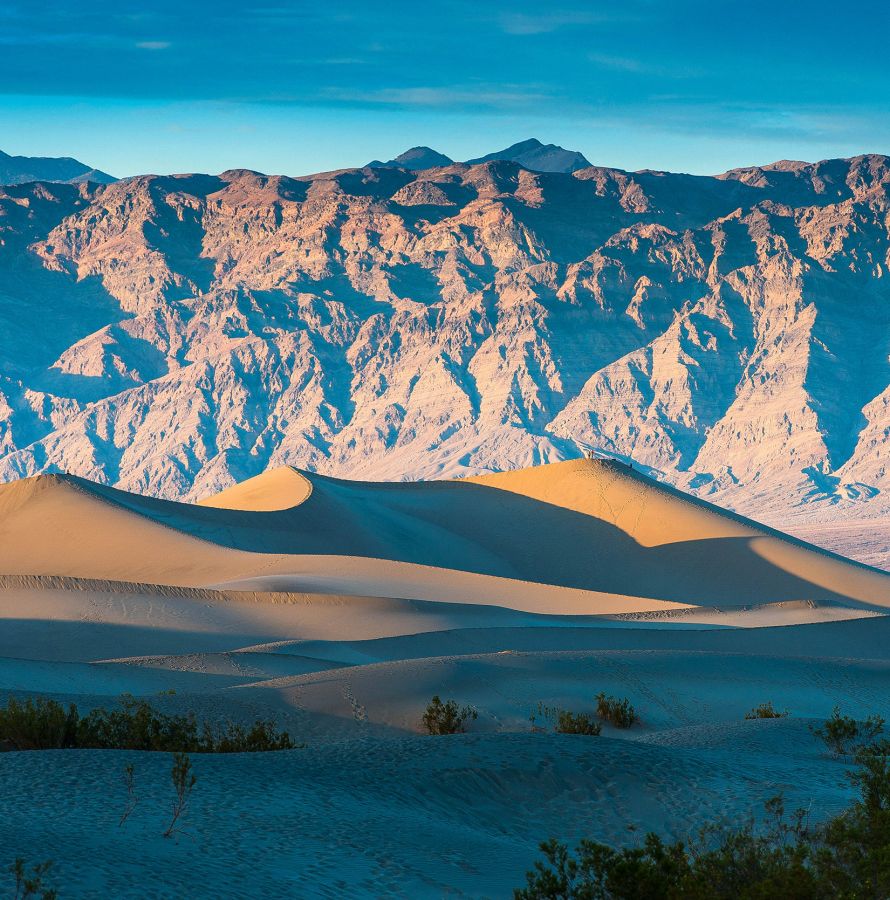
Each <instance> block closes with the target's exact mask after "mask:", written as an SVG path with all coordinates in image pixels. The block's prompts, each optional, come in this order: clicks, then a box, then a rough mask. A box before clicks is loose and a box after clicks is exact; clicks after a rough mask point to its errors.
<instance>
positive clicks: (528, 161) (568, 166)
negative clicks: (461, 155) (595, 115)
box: [467, 138, 590, 173]
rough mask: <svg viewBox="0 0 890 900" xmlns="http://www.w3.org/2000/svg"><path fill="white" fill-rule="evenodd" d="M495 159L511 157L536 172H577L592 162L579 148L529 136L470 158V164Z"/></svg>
mask: <svg viewBox="0 0 890 900" xmlns="http://www.w3.org/2000/svg"><path fill="white" fill-rule="evenodd" d="M495 159H509V160H511V161H513V162H516V163H519V165H521V166H523V167H524V168H526V169H531V170H532V171H534V172H564V173H571V172H577V171H578V170H579V169H586V168H588V167H589V166H590V162H589V161H588V160H587V158H586V157H585V156H584V154H583V153H579V152H578V151H577V150H566V149H565V148H564V147H560V146H559V145H558V144H542V143H541V142H540V141H539V140H538V139H537V138H528V139H527V140H525V141H520V142H519V143H517V144H511V145H510V146H509V147H504V149H503V150H496V151H495V152H494V153H487V154H486V155H485V156H480V157H477V158H476V159H468V160H467V162H468V163H469V164H470V165H475V164H476V163H484V162H491V161H492V160H495Z"/></svg>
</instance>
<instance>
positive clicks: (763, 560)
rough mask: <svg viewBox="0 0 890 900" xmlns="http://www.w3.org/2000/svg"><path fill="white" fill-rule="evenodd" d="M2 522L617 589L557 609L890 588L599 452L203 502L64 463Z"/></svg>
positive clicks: (92, 543) (304, 478)
mask: <svg viewBox="0 0 890 900" xmlns="http://www.w3.org/2000/svg"><path fill="white" fill-rule="evenodd" d="M0 538H2V544H0V573H2V574H43V575H67V576H72V577H79V578H106V579H117V580H122V581H144V582H156V583H162V584H183V585H196V586H200V585H204V586H206V585H220V584H226V583H235V584H236V585H237V586H238V587H246V588H249V589H259V590H262V589H271V590H320V591H322V592H329V593H337V592H343V591H345V592H348V593H356V594H362V593H373V594H377V595H381V596H382V595H387V596H396V597H419V598H421V599H440V600H459V601H461V602H480V600H481V601H482V602H497V603H500V604H502V605H508V606H509V605H511V603H510V587H511V586H510V585H505V584H502V583H500V582H495V581H486V580H485V579H481V580H474V579H473V577H472V576H488V577H489V578H492V579H508V580H511V581H513V582H520V583H523V584H522V585H520V584H515V585H513V587H514V588H515V591H516V595H517V597H519V595H521V594H522V592H523V591H526V592H527V591H528V590H529V589H530V587H529V586H530V585H531V586H534V585H539V586H540V585H543V586H555V587H556V588H565V589H571V590H572V591H576V592H577V591H581V592H591V593H592V594H595V595H608V602H607V603H606V605H605V606H604V605H603V601H604V598H603V596H591V597H583V596H582V597H577V596H575V597H573V598H571V599H570V598H569V596H568V595H567V594H561V593H560V592H559V591H556V592H555V593H554V592H553V591H550V592H544V593H547V601H546V602H547V606H546V609H544V608H541V610H540V611H548V612H560V611H562V612H565V613H579V612H586V611H589V612H608V613H616V612H621V611H623V609H622V606H621V602H622V601H621V598H624V599H625V601H626V602H627V604H628V605H627V611H634V612H637V611H640V610H641V609H645V608H647V607H646V606H645V603H644V604H643V605H642V606H641V605H640V601H641V600H644V601H648V602H649V607H648V608H651V609H657V608H658V607H659V605H660V604H663V603H670V604H672V605H678V604H679V605H686V604H692V605H707V606H737V605H746V604H763V603H775V602H783V601H810V602H815V603H824V602H841V603H844V604H853V605H857V604H864V605H866V606H874V607H879V608H882V607H887V606H890V577H888V576H886V575H883V574H881V573H879V572H877V571H874V570H869V569H866V568H864V567H861V566H857V565H854V564H852V563H849V562H847V561H845V560H842V559H840V558H837V557H832V556H831V555H828V554H825V553H822V552H820V551H817V550H815V549H813V548H810V547H808V546H807V545H804V544H802V543H800V542H797V541H794V540H792V539H790V538H786V537H785V536H783V535H780V534H778V533H777V532H773V531H770V530H769V529H765V528H761V527H760V526H757V525H756V524H755V523H752V522H748V521H747V520H744V519H742V518H740V517H738V516H733V515H730V514H725V513H723V512H721V511H719V510H717V509H716V508H714V507H710V506H708V505H707V504H704V503H702V502H701V501H694V500H692V499H690V498H687V497H685V496H684V495H681V494H679V493H677V492H676V491H673V490H671V489H666V488H664V487H662V486H661V485H659V484H657V483H655V482H653V481H651V480H649V479H647V478H645V477H644V476H642V475H639V474H638V473H635V472H633V471H631V470H629V469H627V468H626V467H624V466H621V465H620V464H616V463H611V462H606V461H598V460H587V461H577V462H571V463H561V464H557V465H551V466H542V467H539V468H536V469H528V470H522V471H519V472H515V473H505V474H503V475H495V476H486V477H480V478H474V479H469V480H466V481H457V482H454V481H444V482H426V483H410V484H409V483H379V484H375V483H363V482H350V481H342V480H337V479H332V478H326V477H322V476H318V475H303V474H301V473H298V472H295V471H294V470H290V469H283V470H274V471H272V472H270V473H267V474H266V475H264V476H259V477H258V478H255V479H251V480H250V481H248V482H245V483H244V484H243V485H240V486H238V487H236V488H233V489H230V490H228V491H224V492H223V493H222V494H220V495H218V496H217V497H215V498H211V499H210V500H209V501H207V502H206V503H205V504H203V505H198V506H195V505H188V504H180V503H173V502H169V501H162V500H157V499H153V498H147V497H141V496H139V495H136V494H129V493H125V492H122V491H118V490H116V489H113V488H109V487H105V486H101V485H97V484H93V483H91V482H87V481H85V480H83V479H78V478H73V477H66V476H46V477H43V478H38V479H32V480H29V481H23V482H20V483H16V484H13V485H10V486H3V487H0ZM363 560H364V562H362V561H363ZM420 567H424V568H420ZM344 579H345V580H344ZM468 579H469V580H468ZM365 581H367V582H369V583H371V584H372V586H373V590H370V591H369V590H368V584H365V583H364V582H365ZM308 582H311V583H308ZM455 590H457V591H458V592H457V593H456V594H455V593H454V591H455ZM474 592H475V593H476V594H482V595H488V596H476V597H474V596H473V595H474ZM532 593H534V590H533V589H532ZM540 593H542V592H541V591H539V594H540ZM491 597H493V598H494V599H493V600H492V599H490V598H491ZM587 601H589V603H590V608H589V609H588V608H586V607H585V606H584V603H585V602H587ZM535 602H538V601H534V602H533V601H528V600H519V599H517V602H516V608H522V609H526V610H528V611H539V610H538V608H537V607H536V606H535ZM540 602H544V601H543V600H541V601H540ZM553 604H555V607H554V605H553ZM560 604H563V605H564V608H563V609H560V608H559V606H560Z"/></svg>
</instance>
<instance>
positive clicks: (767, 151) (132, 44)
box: [0, 0, 890, 176]
mask: <svg viewBox="0 0 890 900" xmlns="http://www.w3.org/2000/svg"><path fill="white" fill-rule="evenodd" d="M888 34H890V3H886V2H882V3H878V2H873V0H865V2H859V3H856V4H841V3H838V2H831V3H829V2H825V0H814V2H809V3H800V2H785V0H772V2H761V0H753V2H721V0H709V2H701V0H661V2H656V0H623V2H620V3H618V2H587V3H578V2H565V3H559V2H558V0H555V2H553V3H549V2H544V0H537V2H534V3H532V2H525V0H514V2H511V3H500V2H486V0H452V2H440V3H436V2H427V3H423V2H418V0H412V2H401V0H400V2H376V3H367V2H365V3H359V2H354V0H343V2H337V0H329V2H327V3H324V2H312V3H304V2H299V3H293V2H292V3H285V2H282V0H261V2H252V0H245V2H240V3H235V2H230V0H216V2H212V3H211V2H204V0H200V2H189V0H178V2H172V0H160V2H153V3H149V2H146V0H115V2H110V0H81V2H79V3H74V2H72V0H64V2H59V0H47V2H41V3H36V2H34V0H25V2H15V0H13V2H7V0H0V149H2V150H5V151H6V152H7V153H19V154H26V155H47V156H60V155H71V156H76V157H78V158H80V159H82V160H83V161H84V162H88V163H89V164H90V165H94V166H97V167H99V168H102V169H105V170H106V171H109V172H112V173H113V174H115V175H121V176H124V175H131V174H136V173H140V172H174V171H178V172H182V171H205V172H218V171H222V170H224V169H226V168H232V167H247V168H253V169H258V170H261V171H265V172H281V173H287V174H303V173H308V172H314V171H319V170H324V169H331V168H340V167H344V166H350V165H361V164H363V163H365V162H367V161H368V160H369V159H371V158H374V157H378V158H382V159H386V158H389V157H391V156H394V155H396V154H397V153H399V152H401V151H402V150H404V149H406V148H407V147H409V146H412V145H415V144H428V145H430V146H433V147H435V148H436V149H437V150H440V151H441V152H443V153H447V154H448V155H450V156H452V157H454V158H457V159H461V158H468V157H472V156H477V155H481V154H483V153H485V152H487V151H489V150H493V149H497V148H499V147H501V146H504V145H506V144H509V143H513V142H514V141H518V140H521V139H524V138H526V137H531V136H535V137H538V138H540V139H541V140H543V141H552V142H555V143H559V144H562V145H564V146H566V147H570V148H572V149H577V150H581V151H582V152H583V153H584V154H585V155H586V156H587V157H588V159H590V160H591V161H592V162H594V163H598V164H603V165H614V166H620V167H622V168H628V169H638V168H663V169H671V170H676V171H688V172H698V173H713V172H718V171H722V170H725V169H727V168H730V167H732V166H737V165H745V164H753V163H765V162H770V161H772V160H775V159H779V158H796V159H821V158H825V157H829V156H842V155H843V156H849V155H853V154H856V153H862V152H883V153H890V50H888V43H890V41H888Z"/></svg>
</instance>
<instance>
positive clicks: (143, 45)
mask: <svg viewBox="0 0 890 900" xmlns="http://www.w3.org/2000/svg"><path fill="white" fill-rule="evenodd" d="M136 46H137V47H138V48H139V49H140V50H167V49H168V48H169V47H170V41H138V42H137V44H136Z"/></svg>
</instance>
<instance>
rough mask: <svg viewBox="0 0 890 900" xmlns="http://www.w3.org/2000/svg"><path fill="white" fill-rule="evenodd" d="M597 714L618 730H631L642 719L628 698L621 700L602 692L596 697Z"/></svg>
mask: <svg viewBox="0 0 890 900" xmlns="http://www.w3.org/2000/svg"><path fill="white" fill-rule="evenodd" d="M596 714H597V715H598V716H599V717H600V718H601V719H603V721H605V722H608V723H609V724H611V725H614V726H615V727H616V728H630V726H631V725H633V724H634V722H638V721H639V718H640V717H639V716H638V715H637V713H636V711H635V710H634V708H633V707H632V706H631V705H630V701H629V700H628V699H627V697H624V698H623V699H622V700H619V699H618V698H617V697H607V696H606V695H605V694H604V693H603V692H602V691H601V692H600V693H599V694H597V695H596Z"/></svg>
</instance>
